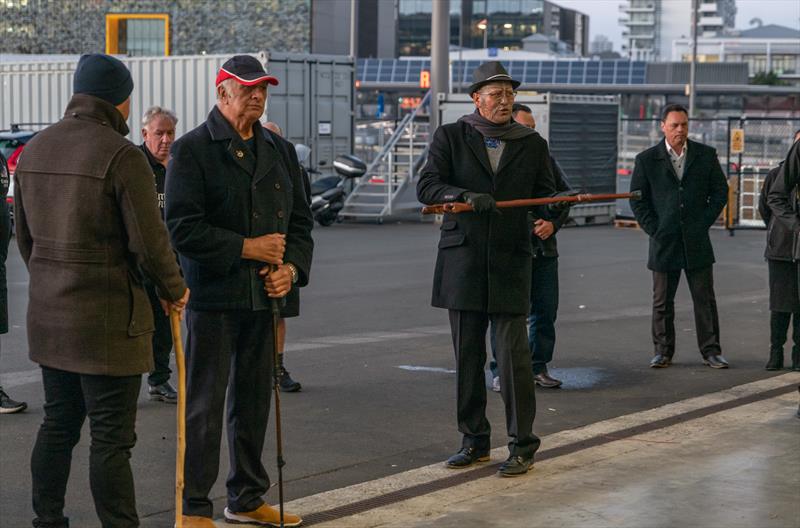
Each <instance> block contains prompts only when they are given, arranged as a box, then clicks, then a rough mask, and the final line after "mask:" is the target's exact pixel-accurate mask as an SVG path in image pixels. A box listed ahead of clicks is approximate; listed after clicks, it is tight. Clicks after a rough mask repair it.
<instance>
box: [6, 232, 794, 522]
mask: <svg viewBox="0 0 800 528" xmlns="http://www.w3.org/2000/svg"><path fill="white" fill-rule="evenodd" d="M314 238H315V241H316V249H315V259H314V265H313V269H312V277H311V280H312V282H311V285H310V286H309V287H307V288H305V289H304V290H303V292H302V295H301V299H302V301H301V316H300V317H299V318H297V319H292V320H289V322H288V337H287V342H288V351H287V356H286V363H287V368H288V369H289V370H290V371H291V373H292V376H293V377H294V378H295V379H297V380H298V381H300V382H301V383H302V384H303V391H302V392H300V393H296V394H284V395H283V397H282V398H281V402H282V413H283V431H284V446H285V458H286V460H287V466H286V468H285V472H284V475H285V490H286V495H287V498H288V499H301V498H303V497H309V496H311V495H314V494H318V493H321V492H325V491H329V490H334V489H338V488H343V487H346V486H351V485H354V484H357V483H361V482H366V481H371V480H373V479H379V478H382V477H387V476H391V475H397V474H400V473H402V472H405V471H408V470H412V469H415V468H420V467H424V466H428V465H430V464H435V463H438V462H441V461H443V460H444V459H446V458H447V457H448V456H449V455H451V454H452V453H453V452H454V451H455V450H457V448H458V447H459V446H460V437H459V434H458V432H457V430H456V424H455V410H454V409H455V376H454V372H453V368H454V361H453V353H452V345H451V342H450V336H449V330H448V325H447V314H446V312H445V311H443V310H439V309H435V308H431V307H430V305H429V301H430V286H431V279H432V274H433V264H434V260H435V254H436V242H437V238H438V226H436V225H433V224H418V223H405V224H385V225H380V226H378V225H368V224H340V225H335V226H332V227H329V228H320V227H317V228H316V229H315V231H314ZM712 242H713V244H714V248H715V251H716V254H717V264H716V265H715V268H714V273H715V284H716V293H717V302H718V306H719V313H720V318H721V321H720V323H721V332H722V347H723V353H724V354H725V356H726V357H727V358H728V359H729V361H730V362H731V364H732V368H731V369H729V370H713V369H709V368H707V367H704V366H703V365H702V364H701V358H700V355H699V353H698V351H697V345H696V342H695V332H694V322H693V317H692V312H691V301H690V298H689V294H688V289H687V287H686V285H685V281H684V282H682V284H681V286H680V288H679V291H678V297H677V300H676V308H677V317H676V329H677V332H678V338H677V339H678V346H677V353H676V356H675V363H674V365H673V366H672V367H671V368H669V369H658V370H657V369H650V368H648V362H649V359H650V357H651V355H652V344H651V340H650V332H649V327H650V299H651V276H650V273H649V272H648V271H647V269H646V267H645V263H646V257H647V238H646V236H645V235H644V234H643V233H642V232H641V231H635V230H618V229H613V228H611V227H607V226H594V227H573V228H566V229H564V230H562V231H561V233H559V250H560V253H561V258H560V287H561V298H560V309H559V320H558V325H557V329H558V341H557V345H556V352H555V359H554V361H553V364H552V370H553V372H554V374H556V375H557V376H558V377H560V378H562V379H563V380H564V381H565V384H564V387H563V388H561V389H556V390H544V389H541V390H538V391H537V402H538V413H537V418H536V422H535V425H534V429H535V432H536V433H537V434H539V435H540V436H547V435H552V434H554V433H558V432H561V431H566V430H570V429H575V428H578V427H583V426H587V425H590V424H593V423H596V422H601V421H604V420H609V419H612V418H615V417H619V416H623V415H627V414H630V413H635V412H638V411H643V410H647V409H653V408H656V407H660V406H662V405H666V404H670V403H673V402H678V401H681V400H685V399H687V398H692V397H696V396H700V395H704V394H709V393H714V392H717V391H722V390H726V389H730V388H731V387H735V386H738V385H742V384H745V383H749V382H753V381H756V380H760V379H764V378H768V377H771V376H774V375H778V374H781V373H769V372H766V371H764V370H763V365H764V363H765V362H766V359H767V355H768V352H767V351H768V334H769V331H768V328H769V311H768V304H767V300H768V293H767V280H766V277H767V270H766V264H765V263H764V261H763V249H764V232H763V231H740V232H738V233H737V234H736V236H735V237H730V236H728V234H727V233H726V232H723V231H717V230H714V231H712ZM8 268H9V277H8V281H9V306H10V312H11V313H10V324H11V332H10V333H9V334H8V335H5V336H3V338H2V359H1V360H0V381H2V384H3V386H4V387H5V388H6V389H7V392H9V393H10V394H11V396H12V397H13V398H15V399H23V400H26V401H27V402H28V404H29V410H28V411H27V412H25V413H23V414H19V415H4V416H2V417H0V446H2V449H0V476H1V477H2V482H3V485H2V486H0V526H3V527H4V528H5V527H9V528H17V527H23V526H29V525H30V519H31V517H32V512H31V507H30V502H31V499H30V475H29V465H28V464H29V458H30V451H31V448H32V445H33V442H34V439H35V434H36V430H37V427H38V425H39V424H40V423H41V420H42V389H41V381H40V376H39V373H38V370H37V367H36V365H35V364H33V363H31V362H30V361H29V360H28V359H27V345H26V338H25V326H24V324H25V323H24V322H25V310H26V289H27V273H26V272H25V269H24V266H23V265H22V262H21V260H20V258H19V254H18V252H17V251H16V248H15V247H14V243H13V242H12V248H11V251H10V254H9V260H8ZM487 413H488V415H489V419H490V421H491V423H492V426H493V438H492V441H493V447H502V446H503V445H505V443H506V441H507V440H506V435H505V431H504V423H505V422H504V416H503V407H502V402H501V400H500V397H499V395H496V394H494V393H491V394H490V397H489V405H488V409H487ZM174 422H175V419H174V407H171V406H169V405H167V404H163V403H157V402H150V401H148V400H147V395H146V391H144V390H143V391H142V395H141V403H140V407H139V415H138V421H137V435H138V443H137V445H136V448H135V449H134V451H133V457H132V465H133V468H134V474H135V478H136V490H137V502H138V510H139V512H140V516H141V520H142V526H145V527H156V526H158V527H166V526H170V525H171V524H170V522H171V521H170V519H171V516H172V513H171V509H172V500H173V492H172V489H173V480H174V455H175V449H174V445H175V425H174ZM267 434H268V441H267V447H266V449H265V452H264V457H263V458H264V461H265V464H266V465H267V468H268V470H269V471H270V475H271V476H272V477H273V478H275V476H276V472H275V470H274V460H275V453H274V445H275V444H274V428H272V427H270V429H269V431H268V433H267ZM754 441H755V440H754ZM546 448H547V445H546V442H545V443H544V444H543V446H542V449H546ZM222 464H223V467H221V468H220V479H219V482H218V484H217V486H216V487H215V489H214V491H213V495H214V498H215V499H216V500H215V506H216V508H217V509H216V513H217V514H220V513H221V509H222V507H223V506H224V502H223V499H222V498H223V497H224V486H223V484H224V478H225V475H226V474H227V458H226V457H224V456H223V462H222ZM88 489H89V488H88V429H85V430H84V434H83V438H82V440H81V442H80V444H79V445H78V446H77V447H76V448H75V452H74V461H73V466H72V477H71V480H70V484H69V489H68V495H67V509H66V510H67V511H66V513H67V515H68V516H69V517H70V518H71V520H72V525H73V526H79V527H82V528H95V527H97V526H99V523H98V521H97V520H96V516H95V514H94V511H93V504H92V501H91V497H90V494H89V493H88ZM267 500H268V501H271V502H275V501H277V490H274V489H273V490H272V491H271V492H270V494H269V496H268V497H267ZM308 510H309V511H314V508H313V505H312V506H311V507H308Z"/></svg>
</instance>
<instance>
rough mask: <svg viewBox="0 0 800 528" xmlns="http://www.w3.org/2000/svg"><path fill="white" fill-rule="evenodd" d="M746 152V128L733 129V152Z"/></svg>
mask: <svg viewBox="0 0 800 528" xmlns="http://www.w3.org/2000/svg"><path fill="white" fill-rule="evenodd" d="M742 152H744V129H742V128H732V129H731V154H741V153H742Z"/></svg>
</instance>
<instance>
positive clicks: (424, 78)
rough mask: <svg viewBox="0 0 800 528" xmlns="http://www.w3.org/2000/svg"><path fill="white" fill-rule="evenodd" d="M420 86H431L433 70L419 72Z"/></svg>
mask: <svg viewBox="0 0 800 528" xmlns="http://www.w3.org/2000/svg"><path fill="white" fill-rule="evenodd" d="M419 87H420V88H430V87H431V72H429V71H428V70H422V71H421V72H419Z"/></svg>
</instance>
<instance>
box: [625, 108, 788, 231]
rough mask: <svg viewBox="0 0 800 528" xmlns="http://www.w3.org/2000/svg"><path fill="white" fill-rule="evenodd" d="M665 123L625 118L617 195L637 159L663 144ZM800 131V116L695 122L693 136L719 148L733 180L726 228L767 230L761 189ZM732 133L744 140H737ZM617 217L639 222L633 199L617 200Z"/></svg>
mask: <svg viewBox="0 0 800 528" xmlns="http://www.w3.org/2000/svg"><path fill="white" fill-rule="evenodd" d="M660 125H661V121H660V120H659V119H657V118H656V119H621V120H620V128H619V151H618V158H617V192H627V191H628V190H629V189H630V183H631V175H632V173H633V164H634V160H635V159H636V155H637V154H639V153H640V152H642V151H643V150H646V149H648V148H650V147H652V146H653V145H655V144H656V143H658V142H659V141H662V140H663V138H664V136H663V134H662V132H661V127H660ZM798 129H800V118H783V117H780V118H779V117H775V118H771V117H761V118H747V117H729V118H728V117H726V118H717V119H691V120H690V121H689V138H690V139H692V140H694V141H699V142H700V143H705V144H706V145H709V146H711V147H713V148H715V149H717V155H718V156H719V162H720V165H721V166H722V170H723V171H724V172H725V174H726V176H727V177H728V185H729V189H730V191H729V194H728V206H727V207H726V209H725V211H724V212H723V214H722V215H721V216H720V222H719V223H720V225H721V226H725V227H727V228H728V229H731V230H734V229H738V228H750V227H763V225H764V224H763V222H762V221H761V217H760V215H759V214H758V198H759V191H760V190H761V185H762V184H763V182H764V178H765V177H766V175H767V173H768V172H769V171H770V170H771V169H772V168H774V167H777V166H778V164H779V163H780V162H781V161H783V160H784V159H785V158H786V153H787V152H788V151H789V147H790V146H791V145H792V140H793V136H794V133H795V131H796V130H798ZM737 131H740V132H737ZM732 135H736V136H737V138H736V139H741V140H742V141H741V142H738V141H732V140H731V139H732ZM732 146H733V147H734V148H733V149H732V148H731V147H732ZM737 147H738V148H737ZM740 151H741V152H740ZM617 217H620V218H633V211H632V210H631V208H630V204H629V203H628V201H627V200H619V201H618V202H617Z"/></svg>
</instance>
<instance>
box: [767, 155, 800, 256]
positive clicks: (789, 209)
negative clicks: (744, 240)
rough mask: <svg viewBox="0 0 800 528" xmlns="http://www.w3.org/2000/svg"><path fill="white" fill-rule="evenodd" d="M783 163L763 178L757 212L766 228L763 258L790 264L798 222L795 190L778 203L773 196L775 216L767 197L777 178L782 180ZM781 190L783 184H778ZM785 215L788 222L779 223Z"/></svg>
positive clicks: (799, 224)
mask: <svg viewBox="0 0 800 528" xmlns="http://www.w3.org/2000/svg"><path fill="white" fill-rule="evenodd" d="M782 168H783V163H781V164H780V165H779V166H777V167H775V168H774V169H772V170H771V171H769V173H768V174H767V177H766V178H764V184H763V185H762V187H761V193H760V194H759V197H758V212H759V213H760V214H761V219H762V220H764V224H766V226H767V247H766V249H765V250H764V258H766V259H769V260H783V261H787V262H791V261H792V260H793V259H792V249H793V247H794V244H795V236H796V235H795V233H796V232H797V229H798V226H800V222H798V220H800V219H798V217H797V212H796V211H795V208H796V205H795V204H796V203H797V189H796V188H794V187H793V188H792V190H791V191H789V193H788V194H786V195H785V196H781V197H780V198H779V199H778V203H775V202H774V201H775V196H773V205H774V206H775V209H776V210H777V211H778V212H777V214H775V212H773V208H772V207H770V205H769V195H770V193H771V192H772V189H773V187H774V186H775V183H776V182H778V179H779V178H781V179H782V178H783V172H782V171H781V169H782ZM778 183H780V185H781V188H782V189H783V188H784V185H785V184H784V183H783V182H778ZM784 213H787V214H786V215H785V217H786V219H788V222H785V221H781V216H782V215H783V214H784Z"/></svg>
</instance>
